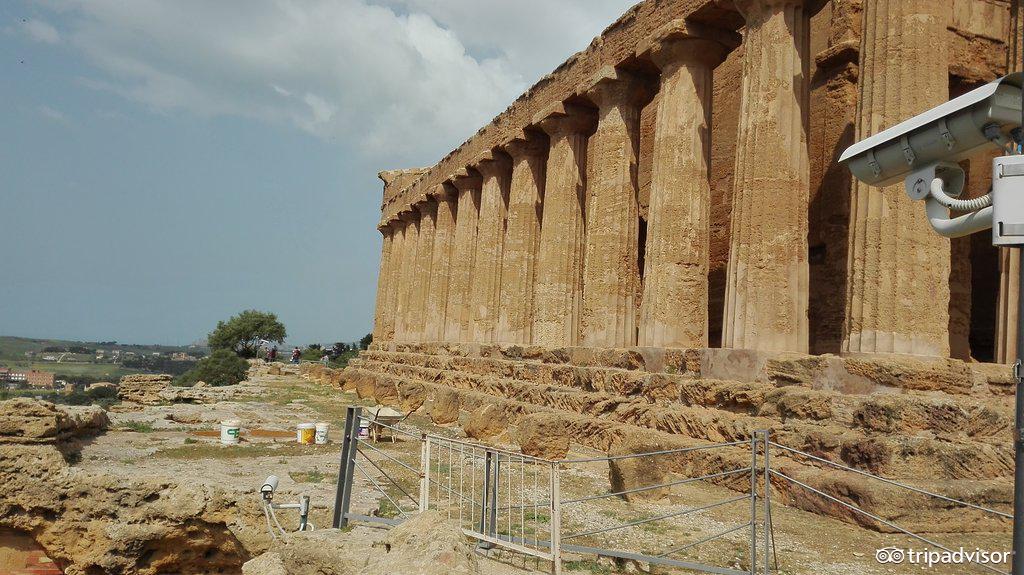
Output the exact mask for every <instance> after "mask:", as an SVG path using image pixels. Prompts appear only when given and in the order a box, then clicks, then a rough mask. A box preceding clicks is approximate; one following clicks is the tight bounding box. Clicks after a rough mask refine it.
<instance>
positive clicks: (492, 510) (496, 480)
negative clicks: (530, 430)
mask: <svg viewBox="0 0 1024 575" xmlns="http://www.w3.org/2000/svg"><path fill="white" fill-rule="evenodd" d="M491 457H492V459H494V464H493V465H492V466H491V488H490V489H491V497H490V501H489V505H488V515H489V516H490V521H491V525H490V527H488V529H487V534H488V535H490V536H491V537H497V536H498V494H499V493H501V491H499V485H500V481H501V454H500V453H498V452H496V451H493V452H491Z"/></svg>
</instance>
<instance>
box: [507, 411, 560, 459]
mask: <svg viewBox="0 0 1024 575" xmlns="http://www.w3.org/2000/svg"><path fill="white" fill-rule="evenodd" d="M565 428H566V422H565V420H564V418H563V417H561V416H559V415H557V414H554V413H544V412H540V413H531V414H528V415H525V416H524V417H523V418H522V419H520V420H519V428H518V439H519V450H520V451H522V452H523V453H525V454H526V455H530V456H532V457H540V458H542V459H550V460H558V459H565V456H566V454H568V453H569V435H568V434H567V433H566V432H565Z"/></svg>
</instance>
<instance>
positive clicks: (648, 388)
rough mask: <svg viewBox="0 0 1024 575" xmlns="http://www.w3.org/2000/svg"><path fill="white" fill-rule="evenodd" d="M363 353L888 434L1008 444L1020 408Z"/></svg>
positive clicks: (996, 401)
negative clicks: (949, 436)
mask: <svg viewBox="0 0 1024 575" xmlns="http://www.w3.org/2000/svg"><path fill="white" fill-rule="evenodd" d="M361 358H362V359H365V360H376V361H381V362H388V363H398V364H405V365H410V366H419V367H424V368H431V369H435V370H441V371H457V372H459V373H466V374H475V375H480V376H486V377H497V378H502V379H513V380H518V381H523V382H529V383H534V384H539V385H553V386H559V387H564V388H568V389H576V390H581V391H588V392H600V393H609V394H614V395H619V396H628V397H638V398H642V399H644V400H646V401H648V402H655V403H657V402H665V401H671V402H678V403H681V404H684V405H695V406H703V407H711V408H715V409H719V410H723V411H729V412H733V413H738V414H743V415H750V416H767V417H772V416H776V417H780V418H782V419H788V418H797V419H808V420H828V421H833V422H835V423H837V424H839V425H843V426H846V427H851V428H855V427H862V428H864V429H865V430H869V431H877V432H883V433H892V432H897V431H906V432H914V431H926V432H931V433H956V434H960V433H962V434H966V435H967V436H969V437H972V438H987V437H994V438H997V439H998V440H999V441H1000V442H1002V441H1004V440H1005V439H1006V438H1007V434H1009V433H1010V430H1011V429H1012V426H1013V408H1012V405H1011V404H1010V402H1009V399H1008V398H1005V399H1004V398H972V397H965V396H958V395H950V394H945V393H917V392H903V393H882V392H876V393H873V394H849V393H841V392H837V391H833V390H822V389H815V388H813V387H810V386H808V385H806V384H792V383H788V382H786V381H749V382H745V381H736V380H721V379H715V378H708V377H699V376H694V375H679V374H666V373H647V372H643V371H637V370H626V369H622V368H613V367H575V366H570V365H558V364H542V363H538V362H530V361H515V360H508V359H495V358H487V357H459V356H437V355H428V354H423V353H411V352H386V351H368V352H364V353H363V355H362V356H361Z"/></svg>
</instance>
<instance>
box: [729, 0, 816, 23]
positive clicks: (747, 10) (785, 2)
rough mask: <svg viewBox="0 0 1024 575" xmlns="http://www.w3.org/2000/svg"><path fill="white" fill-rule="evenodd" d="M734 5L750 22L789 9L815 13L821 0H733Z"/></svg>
mask: <svg viewBox="0 0 1024 575" xmlns="http://www.w3.org/2000/svg"><path fill="white" fill-rule="evenodd" d="M733 4H735V6H736V10H738V11H739V13H740V14H741V15H742V16H743V18H744V19H746V20H748V21H749V20H751V19H752V18H756V17H761V16H763V15H764V14H770V13H773V12H777V11H779V10H782V9H783V8H787V7H796V8H803V9H805V10H808V11H810V12H814V11H816V8H817V7H818V6H820V4H821V0H733Z"/></svg>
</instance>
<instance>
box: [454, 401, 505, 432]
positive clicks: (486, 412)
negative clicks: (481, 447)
mask: <svg viewBox="0 0 1024 575" xmlns="http://www.w3.org/2000/svg"><path fill="white" fill-rule="evenodd" d="M464 429H465V431H466V435H468V436H470V437H472V438H473V439H490V438H492V437H496V436H498V435H501V434H502V433H505V431H506V430H507V429H508V418H507V417H505V412H504V411H502V410H501V408H499V407H497V406H496V405H493V404H487V405H484V406H481V407H478V408H477V409H475V410H473V412H472V413H470V414H469V421H467V422H466V425H465V426H464Z"/></svg>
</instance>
